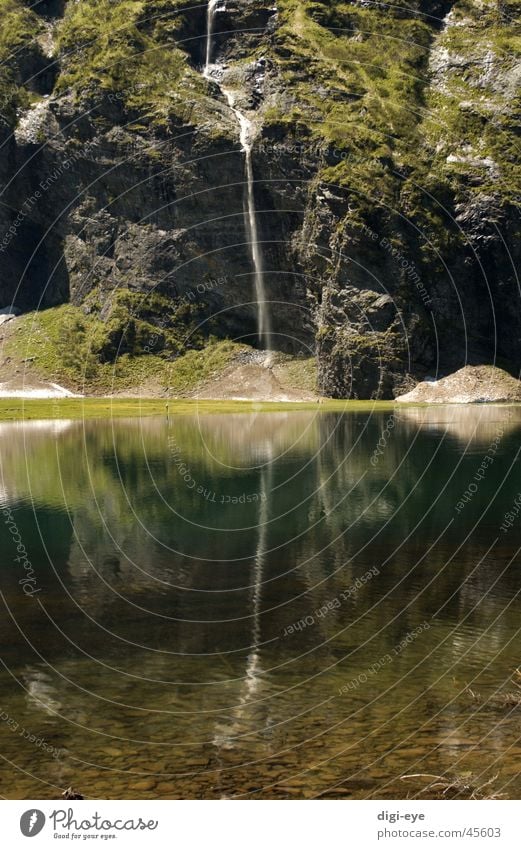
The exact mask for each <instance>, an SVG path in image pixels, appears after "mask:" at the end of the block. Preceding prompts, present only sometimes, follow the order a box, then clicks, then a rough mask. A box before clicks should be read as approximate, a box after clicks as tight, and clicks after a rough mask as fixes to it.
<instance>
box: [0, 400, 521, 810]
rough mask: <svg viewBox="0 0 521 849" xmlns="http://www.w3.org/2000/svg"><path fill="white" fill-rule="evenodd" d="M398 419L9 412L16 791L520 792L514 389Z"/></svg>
mask: <svg viewBox="0 0 521 849" xmlns="http://www.w3.org/2000/svg"><path fill="white" fill-rule="evenodd" d="M389 416H390V414H389V413H379V412H378V413H358V412H355V413H346V414H343V415H341V414H331V413H319V412H317V413H311V412H294V413H278V414H265V413H264V414H259V415H253V414H252V415H249V414H241V415H226V416H206V417H197V416H194V417H182V418H175V419H170V421H169V422H167V421H166V420H164V419H143V420H139V419H135V420H125V421H114V422H109V421H105V422H103V421H90V422H35V423H26V424H2V425H1V426H0V459H1V468H2V476H1V481H0V497H1V507H3V511H0V519H1V521H0V535H1V539H0V543H1V555H2V565H1V570H0V574H1V578H0V589H1V592H2V601H3V605H4V611H3V615H2V617H1V620H0V629H1V646H2V648H1V659H2V669H1V672H0V675H1V681H0V686H1V700H0V713H1V721H0V752H1V754H2V760H1V761H0V793H1V794H2V795H3V796H5V797H8V798H58V797H59V796H60V794H61V792H62V791H63V789H64V788H66V787H67V786H69V785H70V784H72V785H73V786H74V787H76V788H77V789H79V790H80V791H81V792H82V793H83V794H84V795H85V796H89V797H98V798H126V797H130V798H178V797H181V798H222V797H249V798H311V797H320V796H321V797H330V798H350V797H351V798H383V797H389V798H392V797H399V798H403V797H404V796H406V795H409V796H414V795H415V794H417V793H419V792H421V790H422V788H423V787H424V786H425V780H423V779H412V780H411V779H407V780H403V779H402V776H404V775H409V774H416V773H429V774H435V775H443V774H448V775H463V776H466V775H468V774H469V773H472V774H473V776H474V777H473V779H472V781H475V782H476V783H477V784H480V783H484V782H485V781H487V780H489V779H490V778H493V777H494V776H497V778H496V779H495V781H494V783H493V788H494V791H495V792H501V793H503V794H505V796H506V797H513V798H519V794H520V792H521V779H520V775H519V762H520V761H519V755H520V752H521V744H520V742H519V734H520V716H521V712H520V711H519V709H516V708H512V706H506V707H505V706H501V705H500V704H498V703H497V700H494V699H492V700H491V697H492V696H493V695H494V694H501V693H507V692H511V691H513V690H515V686H514V684H512V683H511V680H510V679H511V676H512V675H513V673H514V672H515V669H516V667H517V666H518V665H519V661H520V645H519V626H520V621H521V618H520V611H521V603H520V599H519V594H518V592H519V587H520V580H519V558H518V548H519V541H520V529H521V516H520V517H519V518H518V519H517V520H515V519H514V521H513V523H512V527H509V528H508V529H507V532H505V531H502V530H501V529H500V526H501V524H502V522H503V517H504V515H505V514H506V513H507V512H511V511H512V505H513V503H514V501H515V499H516V497H517V495H518V493H519V492H520V491H521V477H520V475H519V457H518V451H519V436H520V434H521V409H520V408H518V407H472V408H439V409H420V408H417V409H407V410H406V409H403V410H399V411H398V412H397V413H396V414H395V416H394V417H393V419H392V421H391V422H390V426H389V427H388V428H387V431H386V432H385V434H384V436H383V437H382V432H383V431H385V429H386V423H387V422H389ZM379 440H380V453H379V454H375V450H376V449H377V446H378V443H379ZM491 446H492V447H491ZM485 457H489V461H485V463H486V469H485V471H484V472H483V471H482V472H479V469H480V467H482V463H483V461H484V458H485ZM490 461H491V462H490ZM181 465H182V468H183V470H184V471H183V472H181V467H180V466H181ZM476 475H477V478H476ZM476 480H477V481H478V482H479V483H478V484H476V491H475V492H472V493H471V495H470V496H467V498H468V500H467V501H465V502H463V505H464V506H463V507H461V499H462V496H463V495H464V493H465V492H466V491H467V492H468V490H469V485H470V484H473V482H474V481H476ZM471 488H472V490H474V486H472V487H471ZM458 503H459V504H460V507H459V508H458ZM9 511H10V512H9ZM9 517H10V518H9ZM6 521H10V524H9V525H8V524H6ZM13 523H14V524H13ZM13 529H14V532H15V533H16V530H18V532H19V535H20V539H21V541H22V545H23V548H24V550H25V552H26V553H27V557H28V560H29V561H30V566H31V567H32V572H31V573H30V572H29V571H28V569H27V568H24V561H23V560H22V562H16V561H15V559H14V558H15V557H16V556H23V555H20V554H17V551H16V543H15V542H14V541H13V536H14V534H13ZM16 539H18V537H16ZM26 567H27V564H26ZM28 577H29V578H30V579H31V581H32V583H26V584H25V585H21V584H20V580H23V579H24V578H25V579H27V578H28ZM24 586H25V589H26V590H27V588H28V587H29V588H30V589H32V590H35V592H34V593H32V594H27V593H24ZM36 590H37V591H36ZM468 687H470V688H471V689H472V690H473V691H474V692H475V693H480V694H481V701H480V702H476V701H473V700H472V698H471V697H470V695H469V693H468V690H467V688H468ZM16 723H17V725H16ZM30 735H32V737H33V739H31V737H30Z"/></svg>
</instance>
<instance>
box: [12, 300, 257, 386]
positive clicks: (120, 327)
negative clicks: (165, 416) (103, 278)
mask: <svg viewBox="0 0 521 849" xmlns="http://www.w3.org/2000/svg"><path fill="white" fill-rule="evenodd" d="M99 308H100V305H99V303H96V296H95V295H94V294H92V295H91V297H90V298H89V300H88V301H87V304H86V309H88V310H90V312H89V313H88V314H86V313H85V310H83V309H80V308H78V307H75V306H72V305H70V304H67V305H64V306H61V307H53V308H51V309H48V310H44V311H42V312H36V313H29V314H27V315H25V316H23V317H22V318H20V319H19V320H18V322H17V327H16V333H14V334H13V336H12V337H10V339H9V340H8V341H7V342H6V353H7V355H8V356H11V357H13V358H14V359H27V360H30V361H31V362H33V363H34V367H35V369H36V370H37V371H38V373H39V374H40V375H41V377H42V378H44V379H47V380H54V381H57V382H59V383H64V384H65V385H67V386H69V387H71V388H74V389H76V390H80V391H85V392H88V393H95V394H100V393H104V392H118V391H125V390H130V389H135V388H139V387H140V386H143V387H146V386H152V385H155V386H156V388H157V390H161V389H162V390H165V391H166V390H167V389H168V388H170V392H171V394H182V393H184V392H188V391H190V390H192V389H194V388H195V387H196V386H197V385H199V383H200V382H201V381H203V380H205V379H206V378H207V377H209V376H210V375H211V374H212V373H214V372H218V371H219V369H221V368H224V367H225V365H227V364H228V362H229V361H230V359H231V358H232V357H233V356H234V355H235V354H236V353H237V352H238V351H240V350H242V349H243V346H240V345H234V344H233V343H231V342H227V341H221V342H217V341H213V342H212V341H211V342H210V343H209V344H208V345H207V346H206V347H205V348H204V351H194V350H190V347H189V346H191V347H193V346H197V347H202V346H203V345H204V344H205V340H204V338H203V337H202V336H201V335H200V334H198V333H197V332H193V330H194V328H193V327H192V315H191V313H192V311H193V310H194V309H197V307H196V306H194V305H190V304H186V303H184V302H181V303H177V304H176V303H173V302H172V301H169V300H167V299H165V298H163V297H161V296H159V295H151V296H147V298H146V299H144V298H143V296H139V295H138V294H136V293H132V292H128V291H122V292H118V293H117V294H116V296H114V297H113V299H112V302H111V304H110V305H109V306H108V309H106V310H105V315H104V320H102V319H101V318H100V313H99Z"/></svg>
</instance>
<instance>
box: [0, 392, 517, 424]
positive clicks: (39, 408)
mask: <svg viewBox="0 0 521 849" xmlns="http://www.w3.org/2000/svg"><path fill="white" fill-rule="evenodd" d="M447 406H450V407H461V408H464V409H468V408H469V407H476V408H478V409H481V408H483V407H512V406H514V407H521V402H516V401H503V402H497V401H496V402H494V401H491V402H487V403H461V402H460V403H457V402H456V403H452V404H451V403H446V404H440V403H432V402H430V403H429V402H423V403H422V402H416V403H414V402H411V403H403V402H397V401H353V400H332V399H331V400H323V401H225V400H215V401H211V400H202V399H201V400H198V399H178V400H169V401H168V402H166V401H165V400H163V399H156V398H122V397H117V398H111V397H107V398H96V397H90V398H81V397H80V398H78V397H72V398H70V397H69V398H53V399H40V398H31V399H27V398H16V397H12V398H0V422H5V421H20V422H23V421H31V420H32V421H34V420H36V419H48V420H51V419H56V420H59V419H77V420H78V419H79V420H81V419H94V418H104V419H110V418H132V417H136V418H139V417H147V416H164V417H165V418H167V417H168V418H170V417H173V416H180V415H196V414H198V415H212V414H219V413H221V414H223V413H278V412H293V413H295V412H309V411H311V410H316V411H317V412H321V413H324V412H337V413H338V412H346V413H348V412H367V411H370V410H375V411H378V412H392V411H394V410H397V409H400V410H403V409H405V408H413V407H414V408H437V409H439V408H441V407H447Z"/></svg>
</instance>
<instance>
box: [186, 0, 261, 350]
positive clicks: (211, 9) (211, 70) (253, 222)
mask: <svg viewBox="0 0 521 849" xmlns="http://www.w3.org/2000/svg"><path fill="white" fill-rule="evenodd" d="M220 2H221V0H209V3H208V10H207V16H206V51H205V57H206V58H205V65H204V69H203V76H204V77H205V79H207V80H209V81H211V82H213V83H215V84H216V85H218V86H219V88H220V90H221V92H222V94H223V95H224V97H225V98H226V100H227V103H228V105H229V107H230V109H231V110H232V112H233V113H234V115H235V117H236V118H237V122H238V124H239V128H240V142H241V147H242V150H243V153H244V159H245V174H246V193H245V203H244V219H245V224H246V232H247V234H248V242H249V246H250V253H251V259H252V263H253V271H254V284H255V301H256V304H257V336H258V340H259V345H260V347H261V348H263V349H265V350H267V351H271V322H270V315H269V309H268V303H267V300H266V291H265V288H264V267H263V260H262V250H261V246H260V242H259V228H258V223H257V209H256V206H255V188H254V186H255V180H254V174H253V155H252V151H253V139H254V130H255V125H254V123H253V121H250V119H249V118H247V117H246V115H244V113H243V112H240V111H239V109H237V108H236V106H235V93H234V92H233V91H231V90H230V89H227V88H225V86H223V85H222V84H221V82H220V81H219V79H218V76H217V74H216V70H218V66H217V65H215V64H213V63H212V57H213V42H214V32H215V15H216V13H217V9H218V6H219V3H220Z"/></svg>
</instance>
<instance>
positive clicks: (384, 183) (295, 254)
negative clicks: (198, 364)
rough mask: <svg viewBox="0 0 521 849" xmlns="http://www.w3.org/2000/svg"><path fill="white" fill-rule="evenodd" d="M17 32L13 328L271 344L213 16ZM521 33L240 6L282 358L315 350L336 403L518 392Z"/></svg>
mask: <svg viewBox="0 0 521 849" xmlns="http://www.w3.org/2000/svg"><path fill="white" fill-rule="evenodd" d="M0 10H1V11H2V15H3V18H2V20H3V28H2V29H3V33H2V35H1V36H0V61H2V63H3V64H2V70H3V73H2V75H0V97H1V99H2V102H3V104H4V108H3V109H2V110H1V114H2V119H1V125H0V135H1V138H0V142H1V143H2V149H3V157H2V160H1V163H0V177H1V181H2V201H3V202H2V204H1V205H0V250H1V252H2V269H3V271H2V278H1V280H0V301H1V303H0V307H2V306H7V305H8V304H10V303H12V302H13V303H14V304H15V305H16V306H17V307H20V308H21V309H23V310H28V309H36V308H41V307H42V306H43V307H52V306H53V305H56V304H60V303H64V302H67V301H70V302H71V303H73V304H74V305H76V306H77V307H78V310H79V311H82V312H84V313H87V314H88V315H89V316H91V317H95V318H96V320H98V321H99V324H100V328H101V329H103V327H105V326H108V323H109V322H110V321H111V316H113V314H114V310H115V308H116V306H117V307H118V309H119V310H120V309H121V304H120V303H119V302H118V304H117V305H116V301H115V295H116V294H117V293H120V292H121V291H122V290H128V291H129V292H130V293H131V294H132V295H133V296H135V298H134V300H133V302H132V303H133V305H134V306H133V308H132V311H131V312H132V314H130V312H129V321H131V322H132V327H133V330H132V333H135V332H136V326H137V332H138V335H139V322H146V323H147V326H148V323H152V324H153V325H157V326H158V327H159V328H160V330H161V332H166V331H167V330H171V331H172V332H174V333H175V334H177V336H179V337H181V338H183V339H184V340H185V343H184V344H186V345H187V346H188V347H190V346H197V345H198V346H201V345H204V340H205V338H207V337H209V336H210V335H214V336H218V337H231V338H240V339H241V341H251V342H253V343H254V342H255V336H256V309H255V304H254V303H253V301H254V294H253V272H252V267H251V253H250V249H249V245H248V232H247V227H246V226H245V221H244V214H243V212H244V155H243V152H242V150H241V145H240V140H239V128H238V126H237V121H236V118H235V116H234V114H233V112H232V111H231V110H230V107H229V104H228V103H227V102H226V98H225V97H224V96H223V94H222V89H221V88H219V86H218V85H216V84H215V82H212V81H211V80H208V79H205V78H204V77H203V74H202V68H203V65H204V62H205V44H206V7H205V5H204V4H199V5H197V4H196V5H194V6H190V4H186V3H184V2H180V0H148V2H147V3H142V2H139V0H120V2H114V0H83V2H82V3H79V4H78V3H75V2H71V0H69V2H67V1H66V0H63V2H58V0H56V2H50V0H49V2H40V3H36V4H29V3H24V2H22V0H0ZM516 11H518V3H517V0H502V2H501V3H500V4H498V3H491V2H490V3H489V2H481V0H465V2H463V0H456V2H450V0H433V2H427V0H421V2H420V0H414V2H412V3H409V4H407V6H406V7H405V6H404V5H403V4H399V3H394V2H390V3H389V4H387V5H386V6H385V8H384V7H382V6H381V4H373V3H366V2H365V1H364V2H362V0H360V2H347V3H346V2H339V0H329V1H328V2H311V0H298V2H297V0H277V2H274V0H272V2H265V0H241V2H237V0H222V2H220V3H219V4H218V5H217V12H216V29H215V60H214V61H215V62H216V64H217V65H218V73H219V79H220V82H221V83H222V85H223V86H225V88H226V89H227V90H232V91H233V92H234V97H235V105H236V107H237V108H238V109H240V110H241V112H243V113H244V114H245V115H246V116H247V118H248V120H249V121H251V122H252V123H253V124H254V125H255V128H256V138H255V142H254V146H253V153H252V162H253V170H254V177H255V181H256V182H255V200H256V207H257V212H258V222H259V232H260V239H261V243H262V251H263V265H264V269H265V288H266V291H267V295H268V298H269V300H270V301H271V307H270V309H271V323H272V327H273V339H274V345H275V347H278V348H280V349H281V350H285V351H293V352H303V353H306V354H309V352H312V351H316V354H317V357H318V365H319V383H320V390H321V392H322V393H323V394H326V395H331V396H333V397H355V398H392V397H395V396H396V395H399V394H401V393H403V392H405V391H406V390H407V389H410V388H412V386H414V385H415V383H416V382H417V381H418V380H421V379H422V378H423V377H424V376H425V375H427V374H429V373H432V372H433V371H435V370H436V369H438V370H440V371H441V372H442V373H447V372H450V371H454V370H457V369H459V368H460V367H462V366H464V365H466V364H467V363H471V364H479V363H493V362H495V361H496V358H501V362H502V364H504V365H505V366H506V367H507V368H508V369H509V370H510V371H512V373H514V374H518V372H519V363H520V359H521V309H520V306H521V304H520V295H519V289H518V284H517V280H516V271H515V269H516V263H518V262H519V244H520V242H519V229H520V224H519V222H520V217H519V198H520V196H521V192H520V176H519V155H518V149H517V127H518V121H519V87H518V85H517V84H516V81H519V78H520V74H521V65H520V64H519V60H518V59H516V51H515V45H516V43H517V42H516V39H519V29H520V27H519V23H518V18H516ZM138 296H139V297H138ZM155 296H159V297H160V298H162V299H165V300H166V301H167V302H169V303H171V304H172V305H173V308H172V310H171V312H168V311H163V312H162V314H159V313H158V310H157V309H153V310H152V309H148V311H147V304H149V303H150V299H151V298H152V297H155ZM138 301H139V303H141V304H142V306H141V307H138V306H137V303H138ZM162 303H164V302H163V301H162ZM195 328H197V334H196V335H194V332H195V331H194V329H195ZM100 332H101V331H100ZM176 338H177V337H176ZM120 341H121V340H120ZM109 347H110V346H109ZM145 348H146V346H143V351H142V352H143V353H144V355H146V352H145V351H144V349H145ZM101 349H103V350H104V351H105V353H104V354H100V356H103V357H106V356H107V353H106V351H107V346H106V345H105V346H103V345H102V346H100V350H101ZM124 350H126V349H125V348H124ZM163 351H164V356H172V350H171V348H168V346H164V347H163ZM113 355H114V356H115V354H113Z"/></svg>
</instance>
